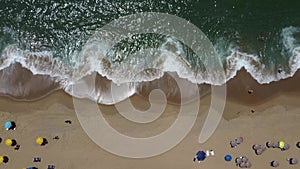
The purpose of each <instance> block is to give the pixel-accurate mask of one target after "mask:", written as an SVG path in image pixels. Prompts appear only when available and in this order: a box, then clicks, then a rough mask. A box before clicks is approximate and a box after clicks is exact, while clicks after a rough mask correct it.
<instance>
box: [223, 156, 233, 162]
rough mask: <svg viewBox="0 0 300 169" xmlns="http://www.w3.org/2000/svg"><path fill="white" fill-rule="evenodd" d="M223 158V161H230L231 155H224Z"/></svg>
mask: <svg viewBox="0 0 300 169" xmlns="http://www.w3.org/2000/svg"><path fill="white" fill-rule="evenodd" d="M224 159H225V161H231V160H232V157H231V155H226V156H225V157H224Z"/></svg>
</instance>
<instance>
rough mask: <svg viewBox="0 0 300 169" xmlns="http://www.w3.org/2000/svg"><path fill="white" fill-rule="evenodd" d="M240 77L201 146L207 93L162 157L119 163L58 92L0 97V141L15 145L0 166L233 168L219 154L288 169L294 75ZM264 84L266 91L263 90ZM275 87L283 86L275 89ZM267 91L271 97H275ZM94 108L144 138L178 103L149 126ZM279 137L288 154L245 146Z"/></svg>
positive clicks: (143, 102)
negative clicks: (201, 155)
mask: <svg viewBox="0 0 300 169" xmlns="http://www.w3.org/2000/svg"><path fill="white" fill-rule="evenodd" d="M245 73H246V72H245V71H244V72H240V74H238V76H239V77H241V79H240V80H242V82H247V83H248V84H249V86H240V84H241V81H240V80H237V79H236V80H234V81H230V82H229V83H228V86H227V87H228V88H227V91H228V98H227V100H226V105H225V110H224V113H223V118H222V119H221V121H220V123H219V125H218V127H217V129H216V131H215V132H214V133H213V135H212V136H211V137H210V138H209V139H208V140H207V141H206V142H205V143H204V144H199V142H198V137H199V134H200V131H201V129H202V126H203V124H204V122H205V119H206V117H207V112H208V109H209V107H210V101H211V100H210V95H207V96H205V97H202V98H201V103H200V109H199V112H198V116H197V119H196V122H195V124H194V126H193V128H192V129H191V131H190V132H189V133H188V135H187V136H186V137H185V138H184V139H183V141H182V142H180V143H179V144H178V145H177V146H176V147H174V148H173V149H171V150H169V151H167V152H165V153H163V154H160V155H158V156H155V157H151V158H146V159H130V158H123V157H120V156H117V155H114V154H111V153H109V152H107V151H105V150H103V149H102V148H101V147H99V146H98V145H97V144H95V143H94V142H93V141H92V140H91V139H90V138H89V137H88V136H87V134H86V133H85V132H84V130H83V129H82V127H81V125H80V123H79V121H78V119H77V116H76V113H75V111H74V107H73V100H72V97H71V96H70V95H68V94H67V93H65V92H63V91H62V90H58V91H55V92H53V93H51V94H49V95H48V96H47V97H44V98H41V99H39V100H37V101H33V102H22V101H14V100H12V99H10V98H8V97H0V105H1V107H0V117H1V118H0V123H1V124H2V123H4V122H5V121H7V120H13V121H15V122H16V124H17V129H16V131H5V129H4V128H3V127H1V128H0V132H2V133H3V134H2V136H1V138H2V139H3V140H5V139H7V138H14V139H16V140H17V142H18V144H20V145H21V147H20V150H18V151H15V150H13V148H12V147H7V146H5V144H3V143H2V144H0V147H1V149H2V150H1V153H2V154H3V155H7V156H8V157H9V158H10V161H9V162H8V163H7V164H2V165H4V166H5V167H6V168H22V167H29V166H36V167H38V168H45V167H47V165H50V164H53V165H55V166H56V168H65V169H69V168H74V169H77V168H78V169H79V168H89V169H98V168H99V166H101V167H103V168H112V169H138V168H141V167H142V168H144V169H153V167H156V168H173V169H183V168H198V167H204V168H207V169H214V168H218V169H219V168H222V169H223V168H224V169H227V168H228V169H229V168H233V167H236V166H235V163H234V161H231V162H225V161H224V156H225V155H226V154H230V155H232V157H233V158H236V157H239V156H244V155H245V156H247V157H248V158H249V160H250V161H251V163H252V165H253V166H252V167H251V169H260V168H267V167H268V163H269V162H270V161H272V160H278V161H279V163H280V167H283V168H288V167H290V166H289V165H288V164H287V163H286V161H285V159H286V158H290V157H295V158H298V159H299V158H300V151H299V149H297V148H296V147H295V144H296V142H297V141H300V140H299V137H298V129H299V128H300V124H299V121H300V115H299V113H298V112H300V108H299V106H298V105H299V103H298V102H299V101H298V100H299V99H298V98H299V97H300V92H299V89H298V88H297V87H296V86H297V84H299V83H296V84H294V83H295V82H297V81H299V79H298V76H295V77H297V78H295V79H292V78H290V79H287V80H286V81H283V82H280V85H276V84H270V85H269V86H260V85H255V84H257V82H255V81H254V80H251V79H250V80H249V79H247V76H246V74H245ZM298 74H299V73H298ZM249 77H251V76H250V75H249V76H248V78H249ZM290 83H291V84H290ZM288 84H289V85H290V86H289V85H288ZM237 87H239V88H237ZM248 87H251V88H252V89H253V90H254V91H253V93H252V94H248V92H247V91H248V90H249V88H248ZM268 87H269V89H268V90H266V88H268ZM280 87H286V89H284V90H281V91H277V89H278V88H280ZM295 87H296V88H295ZM274 90H275V91H277V92H278V93H277V94H274V92H273V91H274ZM259 91H264V96H265V97H263V98H262V99H258V100H256V99H257V98H259V97H261V96H262V95H260V94H259V93H258V94H257V92H259ZM241 98H242V99H241ZM252 99H254V101H255V102H254V101H253V100H252ZM130 100H131V102H132V104H133V105H134V106H135V107H136V108H137V109H139V110H141V111H143V110H147V109H148V108H149V106H150V104H149V102H148V100H147V99H145V97H141V96H138V95H134V96H132V97H130ZM87 101H88V100H87ZM98 107H99V108H100V109H101V110H102V112H103V116H104V117H105V119H106V120H107V122H108V123H109V124H110V125H111V126H112V127H113V128H114V129H115V130H117V131H118V132H120V133H122V134H124V135H127V136H131V137H150V136H153V135H157V134H159V133H161V132H163V131H165V130H166V129H167V128H168V127H170V126H171V125H172V124H173V123H174V121H175V120H176V118H177V115H178V110H179V106H178V105H175V104H167V107H166V109H165V111H164V113H163V114H162V115H161V116H160V117H159V119H157V120H155V121H153V122H151V123H147V124H139V123H133V122H130V121H129V120H127V119H125V118H124V117H123V116H121V115H120V114H119V112H118V111H117V110H116V108H115V106H114V105H102V104H98ZM252 109H255V112H254V113H252V112H251V110H252ZM65 120H71V121H72V124H66V123H65ZM40 136H42V137H46V138H47V139H48V141H49V144H48V145H46V146H45V147H39V146H37V145H36V144H35V143H34V140H35V139H36V138H37V137H40ZM55 136H59V138H60V139H59V140H53V139H52V138H53V137H55ZM239 136H242V137H243V138H244V143H243V144H241V145H240V146H238V147H237V148H234V149H232V148H230V145H229V142H230V141H231V140H232V139H234V138H236V137H239ZM279 140H284V141H285V142H287V143H288V144H290V146H291V148H290V150H288V151H286V152H281V151H280V150H275V149H274V150H271V149H270V150H269V149H268V150H267V151H266V152H264V153H263V155H261V156H256V155H255V154H254V152H253V150H252V148H251V147H252V145H253V144H265V142H266V141H279ZM120 144H121V143H120ZM210 149H212V150H214V152H215V155H214V156H213V157H208V158H207V159H206V160H205V161H204V162H202V163H200V164H199V163H194V162H193V161H192V159H193V157H194V155H195V153H196V152H197V151H199V150H204V151H206V150H210ZM33 157H41V158H42V162H41V163H33V162H32V158H33ZM172 159H178V160H172ZM170 160H171V161H170ZM216 161H217V163H216Z"/></svg>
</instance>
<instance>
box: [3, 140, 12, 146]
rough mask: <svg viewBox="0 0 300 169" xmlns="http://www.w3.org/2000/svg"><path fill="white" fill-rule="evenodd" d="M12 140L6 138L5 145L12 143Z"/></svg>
mask: <svg viewBox="0 0 300 169" xmlns="http://www.w3.org/2000/svg"><path fill="white" fill-rule="evenodd" d="M12 143H13V142H12V140H11V139H7V140H5V145H7V146H11V145H12Z"/></svg>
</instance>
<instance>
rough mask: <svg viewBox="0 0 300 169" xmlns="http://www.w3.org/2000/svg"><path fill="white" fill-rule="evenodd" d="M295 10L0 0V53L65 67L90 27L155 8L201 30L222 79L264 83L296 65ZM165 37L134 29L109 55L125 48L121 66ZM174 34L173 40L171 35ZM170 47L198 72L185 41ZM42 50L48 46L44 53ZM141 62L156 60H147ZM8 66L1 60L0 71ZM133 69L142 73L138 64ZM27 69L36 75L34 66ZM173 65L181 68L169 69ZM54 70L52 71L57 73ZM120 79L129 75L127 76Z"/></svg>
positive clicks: (219, 3)
mask: <svg viewBox="0 0 300 169" xmlns="http://www.w3.org/2000/svg"><path fill="white" fill-rule="evenodd" d="M299 9H300V1H298V0H285V1H283V0H243V1H241V0H215V1H213V0H169V1H154V0H150V1H136V0H135V1H133V0H130V1H129V0H126V1H124V0H114V1H107V0H104V1H91V0H86V1H78V0H77V1H72V2H69V1H64V0H57V1H55V2H54V1H50V0H43V1H42V0H16V1H10V0H1V6H0V20H1V22H0V50H1V52H2V59H6V60H9V61H10V63H14V62H22V64H23V66H24V67H26V64H27V62H32V60H31V61H25V60H28V58H27V57H29V56H31V55H34V56H37V55H38V56H39V57H43V55H47V57H50V56H51V57H50V60H51V58H52V57H53V58H60V59H61V61H62V62H63V63H62V64H64V65H65V67H74V66H76V65H77V64H78V62H79V60H80V59H79V60H78V58H79V57H80V51H81V50H82V48H83V46H84V45H85V44H86V42H87V40H88V39H89V38H90V37H91V36H92V35H93V33H94V32H95V31H96V30H97V29H100V28H101V27H103V26H104V25H106V24H108V23H109V22H111V21H113V20H114V19H118V18H119V17H122V16H126V15H130V14H136V13H140V12H161V13H168V14H172V15H176V16H178V17H181V18H184V19H186V20H187V21H189V22H191V23H193V24H194V25H196V26H197V27H198V28H199V29H200V30H201V31H203V32H204V33H205V35H206V36H207V37H208V38H209V39H210V41H211V42H212V43H213V45H214V47H215V49H216V50H217V52H218V54H219V57H220V58H221V59H222V61H223V64H224V68H225V70H226V73H227V74H226V75H227V78H228V79H230V78H232V77H233V76H234V75H235V73H236V71H238V70H239V69H241V68H242V67H245V68H246V69H247V71H248V72H250V73H251V75H252V76H253V77H254V78H255V79H256V80H257V81H258V82H260V83H269V82H271V81H276V80H280V79H284V78H286V77H289V76H292V75H293V74H294V73H295V71H296V70H297V69H298V68H299V67H300V66H299V62H300V61H299V60H300V59H299V55H298V50H297V48H298V47H299V41H300V10H299ZM168 38H169V37H165V36H161V35H155V34H154V35H153V34H146V35H140V36H139V35H137V37H136V38H133V39H132V38H131V39H130V38H129V39H125V40H124V41H122V42H120V43H119V44H118V45H117V46H114V47H112V48H113V49H112V50H113V52H112V53H113V54H116V53H118V51H120V50H123V49H126V51H125V52H123V53H122V54H121V55H120V56H118V57H119V59H118V61H119V62H120V64H122V61H124V63H123V64H127V63H132V62H133V61H136V62H135V64H138V60H139V59H137V58H130V57H129V61H128V57H127V56H128V55H130V54H132V53H134V52H135V51H137V50H139V49H141V48H143V46H148V47H149V46H150V47H153V48H160V47H161V45H162V44H164V43H165V41H166V39H168ZM171 38H172V37H171ZM173 40H174V41H175V42H174V43H177V42H176V39H173ZM177 47H179V48H182V49H178V50H183V51H184V52H185V53H184V54H182V55H185V57H183V56H181V57H183V58H184V59H183V60H185V61H186V62H189V63H188V64H187V65H189V66H190V67H189V69H191V71H192V72H193V73H194V74H195V76H196V75H197V74H201V73H202V72H203V71H205V69H204V68H202V67H203V65H201V62H200V61H193V60H197V57H198V56H196V55H195V54H194V53H193V52H191V51H189V49H187V48H185V47H184V45H181V46H180V45H179V46H177ZM102 48H104V46H99V50H100V49H102ZM8 49H9V50H8ZM5 51H6V52H5ZM16 51H17V52H16ZM45 51H48V52H47V53H43V52H45ZM4 53H5V57H4ZM150 53H151V52H150ZM49 55H50V56H49ZM150 55H154V53H151V54H149V56H148V55H147V54H145V55H144V57H147V58H151V57H152V56H150ZM18 57H19V59H18ZM136 57H141V56H136ZM9 58H10V59H9ZM12 58H14V59H12ZM20 58H22V59H20ZM154 58H157V57H154ZM126 59H127V61H126ZM146 60H147V63H149V64H152V65H155V64H153V63H152V60H151V59H146ZM3 62H4V61H3ZM25 62H26V63H25ZM93 64H94V65H93V66H90V67H94V68H93V69H92V68H91V70H90V71H96V72H98V73H100V74H102V75H107V73H105V70H102V68H101V67H98V68H95V67H97V64H101V63H93ZM143 64H145V63H143ZM8 65H9V64H8V63H6V64H5V65H4V64H3V65H2V66H1V69H3V68H5V67H7V66H8ZM27 67H28V66H27ZM124 67H126V70H123V72H124V71H132V70H131V69H132V68H130V65H127V66H124V65H123V67H122V68H123V69H125V68H124ZM132 67H134V65H133V66H132ZM175 67H178V66H175ZM29 69H30V68H29ZM45 69H48V67H47V66H46V67H44V68H43V74H47V73H46V72H47V71H45ZM66 69H69V68H66ZM120 69H121V68H120ZM139 69H140V70H139V71H143V67H140V68H139ZM145 69H146V67H145ZM200 69H201V70H200ZM31 70H32V71H35V73H37V74H39V69H34V70H33V69H31ZM278 70H280V73H279V74H278ZM110 71H114V70H110ZM118 71H120V70H118ZM160 71H163V70H160ZM174 71H177V72H178V71H180V70H177V69H176V68H174ZM48 72H49V73H48V74H49V75H52V74H53V70H51V68H49V70H48ZM103 72H104V73H103ZM55 74H56V76H57V72H56V73H55ZM62 74H63V73H62ZM63 76H64V75H62V77H63ZM82 76H84V75H82ZM107 76H108V75H107ZM121 77H122V78H128V79H132V76H131V75H128V77H127V75H120V78H121ZM115 78H116V76H115ZM199 78H203V77H199ZM111 79H113V78H111ZM139 80H141V79H139ZM139 80H137V81H139ZM121 81H122V80H121ZM127 81H130V80H127ZM133 81H135V80H133ZM192 81H193V80H192ZM216 81H217V80H216V79H213V78H208V79H197V78H196V80H194V82H197V83H202V82H206V83H211V84H214V83H215V82H216ZM216 84H217V82H216Z"/></svg>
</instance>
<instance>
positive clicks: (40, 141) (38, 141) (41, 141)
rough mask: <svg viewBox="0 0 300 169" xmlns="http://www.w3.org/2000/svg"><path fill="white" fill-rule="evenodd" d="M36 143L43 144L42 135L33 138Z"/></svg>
mask: <svg viewBox="0 0 300 169" xmlns="http://www.w3.org/2000/svg"><path fill="white" fill-rule="evenodd" d="M35 142H36V144H38V145H43V143H44V138H42V137H38V138H37V139H36V140H35Z"/></svg>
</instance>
